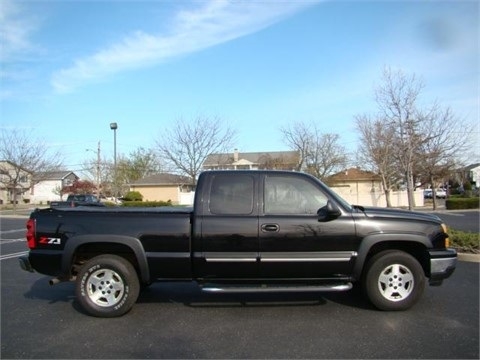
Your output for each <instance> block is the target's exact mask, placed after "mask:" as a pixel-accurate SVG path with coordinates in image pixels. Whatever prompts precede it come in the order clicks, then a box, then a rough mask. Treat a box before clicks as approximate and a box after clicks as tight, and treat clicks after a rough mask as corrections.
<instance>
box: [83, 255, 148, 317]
mask: <svg viewBox="0 0 480 360" xmlns="http://www.w3.org/2000/svg"><path fill="white" fill-rule="evenodd" d="M139 292H140V283H139V280H138V276H137V272H136V271H135V269H134V267H133V265H132V264H131V263H130V262H129V261H127V260H125V259H124V258H122V257H120V256H117V255H100V256H96V257H94V258H92V259H90V260H89V261H88V262H86V263H85V265H84V266H83V267H82V268H81V269H80V271H79V273H78V275H77V280H76V284H75V294H76V296H77V301H78V302H79V303H80V305H81V307H82V308H83V309H84V310H85V311H86V312H87V313H89V314H90V315H93V316H98V317H117V316H122V315H124V314H125V313H127V312H128V311H130V309H131V308H132V306H133V304H135V302H136V301H137V298H138V294H139Z"/></svg>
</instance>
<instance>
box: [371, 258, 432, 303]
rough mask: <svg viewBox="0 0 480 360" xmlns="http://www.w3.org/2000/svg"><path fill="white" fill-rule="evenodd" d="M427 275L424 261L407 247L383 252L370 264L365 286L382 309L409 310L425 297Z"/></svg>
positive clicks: (372, 299)
mask: <svg viewBox="0 0 480 360" xmlns="http://www.w3.org/2000/svg"><path fill="white" fill-rule="evenodd" d="M424 288H425V276H424V272H423V268H422V266H421V265H420V263H419V262H418V261H417V259H415V258H414V257H413V256H411V255H410V254H407V253H405V252H403V251H396V250H392V251H384V252H381V253H379V254H377V255H375V256H374V257H372V259H370V261H369V262H368V264H367V267H366V273H365V276H364V279H363V289H364V291H365V293H366V295H367V297H368V298H369V300H370V301H371V302H372V304H373V305H375V306H376V307H377V308H379V309H381V310H406V309H408V308H410V307H411V306H413V305H414V304H415V303H416V302H417V301H418V299H419V298H420V297H421V295H422V293H423V290H424Z"/></svg>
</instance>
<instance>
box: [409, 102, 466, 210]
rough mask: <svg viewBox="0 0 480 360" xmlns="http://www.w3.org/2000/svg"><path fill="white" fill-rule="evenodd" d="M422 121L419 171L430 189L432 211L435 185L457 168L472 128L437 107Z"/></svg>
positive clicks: (449, 110)
mask: <svg viewBox="0 0 480 360" xmlns="http://www.w3.org/2000/svg"><path fill="white" fill-rule="evenodd" d="M421 119H422V134H424V135H423V141H422V143H421V147H420V154H419V156H418V159H419V162H418V167H419V171H420V172H421V173H422V174H423V175H424V176H425V177H426V178H427V179H428V182H429V183H430V184H431V186H432V199H433V209H434V210H435V209H436V208H437V202H436V193H435V191H436V190H435V189H436V188H437V186H436V184H437V183H438V182H442V183H444V182H445V181H444V180H445V178H447V177H448V176H449V174H451V172H452V171H453V170H454V169H455V167H456V166H457V165H458V157H459V154H463V153H464V152H466V151H468V149H469V148H471V147H472V145H473V143H472V138H471V136H470V134H471V132H470V129H471V126H469V124H467V123H466V122H465V121H462V120H460V119H458V118H456V117H455V116H454V114H453V113H452V111H451V109H450V108H448V107H447V108H446V109H442V108H441V107H440V106H439V105H438V104H437V103H435V104H434V105H433V106H432V108H431V109H430V110H429V111H428V112H427V113H425V114H424V115H422V116H421ZM440 180H441V181H440Z"/></svg>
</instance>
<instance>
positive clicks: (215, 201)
mask: <svg viewBox="0 0 480 360" xmlns="http://www.w3.org/2000/svg"><path fill="white" fill-rule="evenodd" d="M253 196H254V179H253V177H252V176H250V175H246V174H245V175H241V174H239V175H238V176H235V177H232V176H230V175H229V176H224V175H217V176H215V177H214V178H213V180H212V185H211V188H210V204H209V209H210V212H211V213H212V214H218V215H221V214H229V215H232V214H233V215H248V214H251V213H252V212H253Z"/></svg>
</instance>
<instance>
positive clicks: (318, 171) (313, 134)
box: [280, 122, 347, 180]
mask: <svg viewBox="0 0 480 360" xmlns="http://www.w3.org/2000/svg"><path fill="white" fill-rule="evenodd" d="M280 131H281V132H282V134H283V139H284V141H285V143H286V144H287V145H288V146H289V147H290V148H291V149H293V150H295V151H297V152H298V153H299V163H298V167H297V170H303V169H305V170H306V171H307V172H309V173H311V174H312V175H314V176H316V177H318V178H319V179H322V180H323V179H325V178H326V177H327V176H329V175H332V174H333V173H334V172H335V171H340V170H341V169H342V168H344V167H345V166H346V164H347V156H346V151H345V148H344V147H343V146H341V145H340V144H339V143H338V141H339V138H340V137H339V135H337V134H331V133H322V132H321V131H320V129H319V128H318V126H317V124H315V123H305V122H295V123H294V124H293V125H292V126H287V127H284V128H281V129H280Z"/></svg>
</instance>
